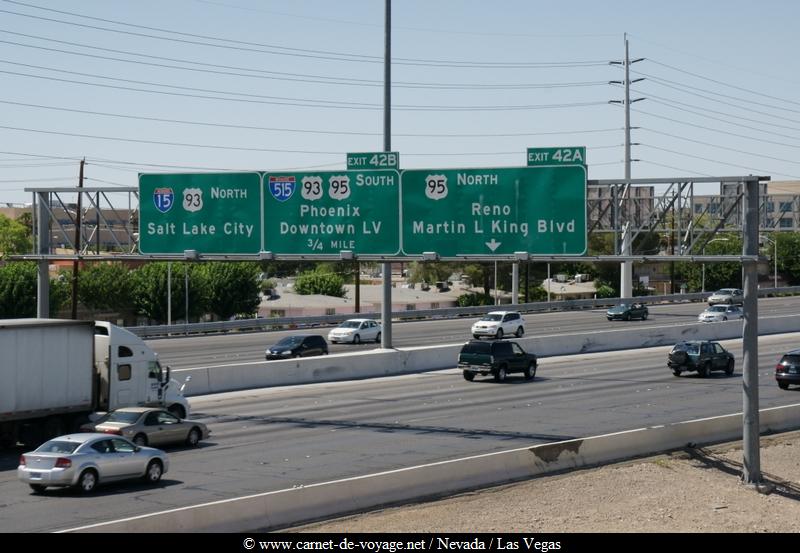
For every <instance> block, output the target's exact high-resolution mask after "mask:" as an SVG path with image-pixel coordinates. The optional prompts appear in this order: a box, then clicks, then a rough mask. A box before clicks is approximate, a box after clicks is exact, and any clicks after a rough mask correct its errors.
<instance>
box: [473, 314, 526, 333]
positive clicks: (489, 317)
mask: <svg viewBox="0 0 800 553" xmlns="http://www.w3.org/2000/svg"><path fill="white" fill-rule="evenodd" d="M512 334H513V335H514V336H516V337H517V338H521V337H522V335H523V334H525V319H523V318H522V316H521V315H520V314H519V313H517V312H516V311H492V312H491V313H487V314H486V316H484V317H483V318H482V319H480V320H479V321H478V322H476V323H475V324H473V325H472V336H473V338H475V339H476V340H477V339H480V337H481V336H494V337H495V338H497V339H500V338H502V337H503V336H505V335H512Z"/></svg>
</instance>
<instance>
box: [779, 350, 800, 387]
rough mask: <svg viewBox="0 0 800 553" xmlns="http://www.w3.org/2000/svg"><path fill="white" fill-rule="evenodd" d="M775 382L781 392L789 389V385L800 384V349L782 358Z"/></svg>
mask: <svg viewBox="0 0 800 553" xmlns="http://www.w3.org/2000/svg"><path fill="white" fill-rule="evenodd" d="M775 380H777V381H778V386H779V387H780V389H781V390H785V389H787V388H788V387H789V384H800V349H794V350H792V351H789V352H786V354H785V355H784V356H783V357H781V360H780V362H779V363H778V364H777V366H776V367H775Z"/></svg>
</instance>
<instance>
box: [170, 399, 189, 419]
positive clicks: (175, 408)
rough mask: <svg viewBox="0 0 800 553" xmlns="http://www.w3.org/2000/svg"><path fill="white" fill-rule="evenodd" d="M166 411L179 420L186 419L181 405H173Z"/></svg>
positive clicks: (184, 410)
mask: <svg viewBox="0 0 800 553" xmlns="http://www.w3.org/2000/svg"><path fill="white" fill-rule="evenodd" d="M167 411H169V412H170V413H172V414H173V415H175V416H176V417H178V418H179V419H185V418H186V409H184V408H183V405H181V404H180V403H175V404H173V405H170V406H169V409H167Z"/></svg>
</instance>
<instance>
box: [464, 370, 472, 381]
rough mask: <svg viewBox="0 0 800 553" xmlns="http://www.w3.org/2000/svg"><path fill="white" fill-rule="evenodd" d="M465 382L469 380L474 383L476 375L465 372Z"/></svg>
mask: <svg viewBox="0 0 800 553" xmlns="http://www.w3.org/2000/svg"><path fill="white" fill-rule="evenodd" d="M464 380H469V381H470V382H472V381H473V380H475V373H474V372H470V371H464Z"/></svg>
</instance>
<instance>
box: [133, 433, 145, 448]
mask: <svg viewBox="0 0 800 553" xmlns="http://www.w3.org/2000/svg"><path fill="white" fill-rule="evenodd" d="M133 443H135V444H136V445H138V446H139V447H147V436H146V435H145V434H142V433H139V434H136V436H134V437H133Z"/></svg>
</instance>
